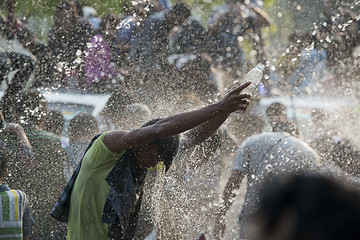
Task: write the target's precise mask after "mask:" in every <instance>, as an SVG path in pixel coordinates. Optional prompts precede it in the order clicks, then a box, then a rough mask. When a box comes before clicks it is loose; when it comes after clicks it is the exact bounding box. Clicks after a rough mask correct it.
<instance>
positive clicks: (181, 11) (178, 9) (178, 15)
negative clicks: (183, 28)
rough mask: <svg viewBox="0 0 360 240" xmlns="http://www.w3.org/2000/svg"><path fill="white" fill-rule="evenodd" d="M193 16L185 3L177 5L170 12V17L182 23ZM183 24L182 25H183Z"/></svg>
mask: <svg viewBox="0 0 360 240" xmlns="http://www.w3.org/2000/svg"><path fill="white" fill-rule="evenodd" d="M190 15H191V10H190V8H189V6H188V5H186V4H185V3H183V2H179V3H176V4H175V5H174V6H173V7H172V8H171V9H170V11H169V12H168V16H170V17H171V18H172V19H176V20H178V21H180V22H183V21H185V20H186V19H187V18H189V17H190ZM181 24H182V23H181Z"/></svg>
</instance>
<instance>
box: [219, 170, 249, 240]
mask: <svg viewBox="0 0 360 240" xmlns="http://www.w3.org/2000/svg"><path fill="white" fill-rule="evenodd" d="M243 178H244V173H243V172H242V171H239V170H233V171H232V173H231V176H230V178H229V180H228V182H227V183H226V186H225V189H224V192H223V196H222V198H223V201H224V203H223V207H222V208H221V209H220V211H219V212H218V214H217V216H216V220H215V221H216V222H215V239H220V238H221V237H223V236H224V233H225V228H226V225H225V215H226V213H227V211H228V210H229V208H230V206H231V205H232V203H233V201H232V199H233V198H234V197H236V195H235V194H234V193H233V191H234V190H237V189H239V188H240V184H241V181H242V180H243Z"/></svg>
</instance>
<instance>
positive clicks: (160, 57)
mask: <svg viewBox="0 0 360 240" xmlns="http://www.w3.org/2000/svg"><path fill="white" fill-rule="evenodd" d="M189 16H190V8H189V7H188V6H187V5H186V4H184V3H181V2H179V3H176V4H175V5H174V6H173V7H172V8H171V9H170V11H168V12H164V11H162V12H156V13H154V14H152V15H150V16H149V17H148V18H146V20H145V21H144V23H143V25H142V27H141V29H140V30H139V31H138V32H137V34H136V36H135V42H134V44H133V45H132V46H131V49H130V58H131V60H132V62H133V64H134V65H133V66H134V68H135V72H134V74H133V76H132V78H133V82H132V84H135V86H138V84H140V86H141V85H143V84H146V86H145V89H146V91H147V93H148V94H153V92H154V90H155V89H157V86H158V84H157V83H158V81H159V79H161V78H162V77H163V75H162V74H163V72H164V63H166V57H167V56H168V55H169V48H168V45H169V35H170V32H171V30H172V29H173V28H174V27H175V26H180V25H182V24H183V23H184V22H185V20H186V19H187V18H188V17H189ZM147 88H149V89H147ZM155 92H156V91H155ZM154 97H156V94H154Z"/></svg>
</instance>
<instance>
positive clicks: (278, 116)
mask: <svg viewBox="0 0 360 240" xmlns="http://www.w3.org/2000/svg"><path fill="white" fill-rule="evenodd" d="M266 116H268V118H269V120H270V123H271V124H273V123H275V122H285V121H286V120H287V116H286V107H285V106H284V105H283V104H282V103H279V102H275V103H272V104H271V105H270V106H268V107H267V109H266Z"/></svg>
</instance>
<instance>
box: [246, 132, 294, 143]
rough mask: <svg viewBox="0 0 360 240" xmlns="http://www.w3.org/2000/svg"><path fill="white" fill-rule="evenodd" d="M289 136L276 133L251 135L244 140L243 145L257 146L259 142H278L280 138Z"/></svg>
mask: <svg viewBox="0 0 360 240" xmlns="http://www.w3.org/2000/svg"><path fill="white" fill-rule="evenodd" d="M288 136H289V135H286V134H283V133H276V132H265V133H260V134H257V135H253V136H251V137H248V138H247V139H245V141H244V144H246V145H251V144H259V142H268V141H278V140H279V139H281V138H284V137H288Z"/></svg>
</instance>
